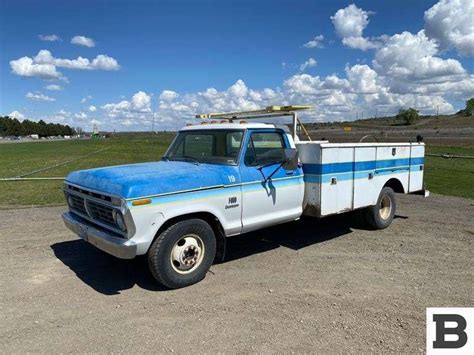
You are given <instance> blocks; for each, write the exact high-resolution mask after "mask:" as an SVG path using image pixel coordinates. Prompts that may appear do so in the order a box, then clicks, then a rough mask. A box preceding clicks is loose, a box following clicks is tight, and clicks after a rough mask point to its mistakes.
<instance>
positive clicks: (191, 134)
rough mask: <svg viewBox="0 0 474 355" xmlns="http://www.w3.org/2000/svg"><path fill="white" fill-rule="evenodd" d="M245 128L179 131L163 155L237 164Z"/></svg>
mask: <svg viewBox="0 0 474 355" xmlns="http://www.w3.org/2000/svg"><path fill="white" fill-rule="evenodd" d="M243 134H244V132H243V130H217V129H213V130H195V131H183V132H179V133H178V136H177V137H176V139H175V140H174V141H173V143H172V144H171V146H170V148H169V149H168V152H167V153H166V155H165V156H164V157H163V158H164V159H168V160H184V161H195V162H198V163H217V164H237V159H238V157H239V152H240V147H241V145H242V137H243Z"/></svg>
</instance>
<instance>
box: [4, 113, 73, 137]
mask: <svg viewBox="0 0 474 355" xmlns="http://www.w3.org/2000/svg"><path fill="white" fill-rule="evenodd" d="M30 134H38V135H40V136H41V137H46V136H51V135H54V136H65V135H74V134H75V131H74V129H72V128H71V127H69V126H67V125H61V124H57V123H56V124H55V123H46V122H44V121H43V120H41V121H39V122H34V121H30V120H28V119H25V120H23V121H22V122H20V121H18V120H17V119H16V118H10V117H7V116H5V117H0V136H28V135H30Z"/></svg>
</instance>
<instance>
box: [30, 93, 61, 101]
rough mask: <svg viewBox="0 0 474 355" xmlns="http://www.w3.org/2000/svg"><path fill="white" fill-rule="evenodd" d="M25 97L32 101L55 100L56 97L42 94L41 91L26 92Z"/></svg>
mask: <svg viewBox="0 0 474 355" xmlns="http://www.w3.org/2000/svg"><path fill="white" fill-rule="evenodd" d="M25 97H26V98H27V99H30V100H32V101H50V102H52V101H56V99H55V98H54V97H49V96H47V95H44V94H42V93H37V94H33V93H32V92H28V93H27V94H26V95H25Z"/></svg>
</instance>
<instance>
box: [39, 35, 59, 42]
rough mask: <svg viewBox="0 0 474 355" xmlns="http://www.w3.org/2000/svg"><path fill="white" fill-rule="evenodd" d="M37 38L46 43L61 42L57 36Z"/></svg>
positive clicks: (40, 36)
mask: <svg viewBox="0 0 474 355" xmlns="http://www.w3.org/2000/svg"><path fill="white" fill-rule="evenodd" d="M38 38H39V39H40V40H41V41H46V42H56V41H61V37H59V36H58V35H54V34H53V35H38Z"/></svg>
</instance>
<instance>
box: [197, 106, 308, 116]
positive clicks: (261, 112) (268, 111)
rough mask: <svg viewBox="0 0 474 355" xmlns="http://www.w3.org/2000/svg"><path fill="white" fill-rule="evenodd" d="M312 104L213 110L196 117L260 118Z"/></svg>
mask: <svg viewBox="0 0 474 355" xmlns="http://www.w3.org/2000/svg"><path fill="white" fill-rule="evenodd" d="M310 108H312V106H305V105H289V106H267V107H265V108H263V109H258V110H252V111H239V112H215V113H206V114H201V115H196V118H202V119H209V118H220V119H227V120H233V119H239V118H248V119H251V118H262V117H276V116H288V115H291V114H292V113H293V111H299V110H308V109H310Z"/></svg>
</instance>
